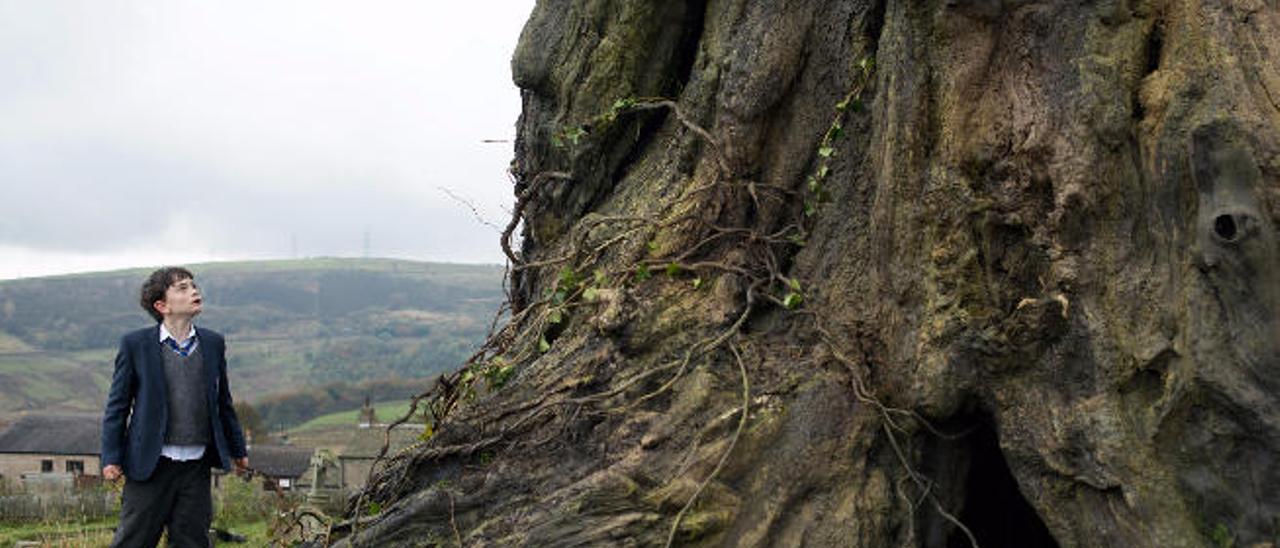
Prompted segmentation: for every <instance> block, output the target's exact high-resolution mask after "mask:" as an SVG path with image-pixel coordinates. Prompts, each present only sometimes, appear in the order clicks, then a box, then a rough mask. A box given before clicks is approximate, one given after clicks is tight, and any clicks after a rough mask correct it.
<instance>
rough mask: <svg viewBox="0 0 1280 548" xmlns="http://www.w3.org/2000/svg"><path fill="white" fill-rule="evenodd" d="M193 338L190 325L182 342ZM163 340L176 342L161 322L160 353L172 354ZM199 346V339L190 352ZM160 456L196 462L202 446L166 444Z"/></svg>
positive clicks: (161, 448)
mask: <svg viewBox="0 0 1280 548" xmlns="http://www.w3.org/2000/svg"><path fill="white" fill-rule="evenodd" d="M195 336H196V326H195V324H191V331H189V332H187V336H186V337H183V340H184V341H185V340H187V339H192V338H194V337H195ZM165 339H173V342H178V338H177V337H174V336H173V334H171V333H169V329H168V328H167V327H165V326H164V323H163V322H161V323H160V346H163V347H164V350H162V352H173V350H172V349H170V348H169V346H168V345H166V344H164V341H165ZM199 346H200V339H195V342H194V343H192V344H191V351H195V349H196V348H197V347H199ZM160 454H161V455H162V456H165V457H169V459H170V460H179V461H188V460H196V459H198V458H200V457H203V456H204V446H203V445H167V444H166V445H162V446H160Z"/></svg>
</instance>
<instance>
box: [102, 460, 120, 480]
mask: <svg viewBox="0 0 1280 548" xmlns="http://www.w3.org/2000/svg"><path fill="white" fill-rule="evenodd" d="M122 477H124V471H123V470H121V469H120V465H119V464H108V465H107V466H106V467H105V468H103V469H102V479H104V480H107V481H115V480H118V479H120V478H122Z"/></svg>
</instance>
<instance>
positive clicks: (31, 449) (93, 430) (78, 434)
mask: <svg viewBox="0 0 1280 548" xmlns="http://www.w3.org/2000/svg"><path fill="white" fill-rule="evenodd" d="M101 443H102V417H101V416H99V415H73V414H60V415H54V414H28V415H24V416H22V417H19V418H18V420H17V421H15V422H14V423H13V424H12V425H10V426H9V428H7V429H5V430H4V431H3V432H0V453H40V454H52V455H97V454H98V453H99V451H100V449H101Z"/></svg>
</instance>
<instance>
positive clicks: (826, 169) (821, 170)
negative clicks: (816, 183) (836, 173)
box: [810, 164, 831, 190]
mask: <svg viewBox="0 0 1280 548" xmlns="http://www.w3.org/2000/svg"><path fill="white" fill-rule="evenodd" d="M830 172H831V167H830V166H828V165H827V164H822V165H820V166H818V178H819V179H825V178H826V177H827V173H830ZM810 190H812V189H810Z"/></svg>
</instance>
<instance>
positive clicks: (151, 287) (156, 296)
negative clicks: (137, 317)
mask: <svg viewBox="0 0 1280 548" xmlns="http://www.w3.org/2000/svg"><path fill="white" fill-rule="evenodd" d="M195 278H196V276H195V274H192V273H191V271H190V270H187V269H185V268H182V267H180V266H167V267H164V268H161V269H159V270H157V271H155V272H152V273H151V276H149V277H147V281H145V282H143V283H142V292H141V293H142V295H141V304H142V309H143V310H146V311H147V314H150V315H151V317H152V318H155V319H156V323H160V322H162V321H164V316H162V315H161V314H160V311H159V310H156V307H155V303H156V301H163V300H164V292H165V290H167V289H169V286H171V285H173V284H176V283H178V282H180V281H182V280H186V279H192V280H194V279H195Z"/></svg>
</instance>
